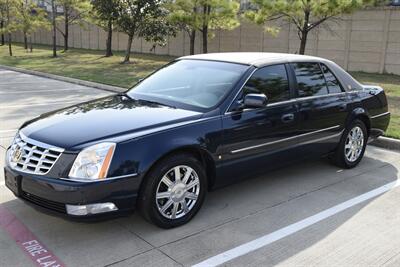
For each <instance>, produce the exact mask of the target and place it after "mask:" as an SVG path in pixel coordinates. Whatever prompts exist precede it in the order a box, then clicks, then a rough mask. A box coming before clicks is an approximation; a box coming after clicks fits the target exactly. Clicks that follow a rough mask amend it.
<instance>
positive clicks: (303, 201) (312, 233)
mask: <svg viewBox="0 0 400 267" xmlns="http://www.w3.org/2000/svg"><path fill="white" fill-rule="evenodd" d="M30 81H32V83H31V82H30ZM19 88H21V90H20V89H19ZM69 88H71V90H62V91H59V92H56V91H54V90H57V89H69ZM30 91H32V92H30ZM107 94H109V93H108V92H104V91H100V90H96V89H92V88H87V87H80V86H76V85H71V84H67V83H62V82H56V81H52V80H48V79H44V78H38V77H33V76H29V75H25V74H19V73H15V72H9V71H1V70H0V127H1V129H0V138H1V144H0V145H1V147H0V167H1V166H2V164H4V153H5V147H7V146H8V144H9V143H10V142H11V139H12V136H13V135H14V134H15V129H17V128H18V127H19V124H20V123H22V122H23V121H25V120H26V119H29V118H32V117H35V116H37V115H39V114H40V113H43V112H46V111H49V110H52V109H55V108H60V107H62V106H65V105H69V104H70V103H73V102H81V101H84V100H87V99H91V98H96V97H100V96H104V95H107ZM39 104H43V105H39ZM399 169H400V154H399V153H396V152H392V151H388V150H384V149H380V148H375V147H369V148H368V149H367V153H366V156H365V158H364V159H363V161H362V162H361V164H360V165H359V166H358V167H357V168H354V169H351V170H342V169H339V168H337V167H335V166H332V165H331V164H330V163H329V162H328V161H327V160H313V161H306V162H302V163H299V164H296V165H293V166H290V167H287V168H285V169H282V170H277V171H274V172H270V173H267V174H265V175H264V176H262V177H255V178H254V179H250V180H246V181H244V182H241V183H239V184H235V185H232V186H229V187H226V188H223V189H220V190H217V191H214V192H211V193H209V194H208V195H207V198H206V201H205V203H204V205H203V208H202V209H201V211H200V212H199V214H198V215H197V216H196V217H195V218H194V220H192V221H191V222H190V223H189V224H187V225H184V226H182V227H179V228H176V229H171V230H163V229H159V228H157V227H155V226H153V225H151V224H148V223H147V222H145V221H144V220H143V219H142V218H141V217H140V216H138V215H137V214H133V215H132V216H129V217H123V218H117V219H113V220H108V221H103V222H98V223H78V222H72V221H68V220H65V219H62V218H59V217H55V216H50V215H48V214H43V213H41V212H39V211H37V210H36V209H33V208H32V207H30V206H28V205H26V204H25V203H23V202H22V201H21V200H18V199H16V198H15V197H14V196H13V195H12V193H11V192H10V191H9V190H7V189H6V188H5V186H4V185H2V184H1V182H2V181H4V178H3V177H2V176H1V177H0V205H1V206H3V207H5V208H7V209H8V210H9V211H10V212H12V213H13V214H14V215H15V216H16V218H17V219H18V220H19V221H20V222H22V223H23V224H24V225H25V226H26V227H27V228H28V229H29V230H30V231H31V232H32V233H33V234H35V235H36V236H37V237H38V239H40V241H41V242H42V243H43V244H45V245H46V247H47V248H49V249H50V250H51V251H52V252H53V253H54V254H55V255H56V256H57V257H58V258H59V259H60V260H62V261H63V262H64V263H65V265H66V266H109V265H112V266H143V265H146V266H190V265H193V264H197V263H200V262H203V261H206V260H207V259H209V258H210V257H213V256H215V255H218V254H221V253H224V252H225V251H228V250H230V249H232V248H235V247H238V246H240V245H242V244H246V243H248V242H251V241H253V240H255V239H257V238H259V237H262V236H264V235H268V234H270V233H275V232H277V231H279V230H280V229H282V228H284V227H286V226H288V225H291V224H294V223H296V222H299V221H301V220H304V219H306V218H309V217H310V216H313V215H315V214H318V213H320V212H322V211H324V210H327V209H329V208H331V207H334V206H335V205H338V204H340V203H343V202H344V201H348V200H351V199H353V198H355V197H357V196H360V195H361V194H364V193H366V192H369V191H371V190H374V189H376V188H379V187H381V186H383V185H385V184H387V183H390V182H394V181H397V180H398V179H399ZM1 175H2V174H1ZM399 201H400V188H399V187H397V188H394V189H391V190H390V191H388V192H386V193H384V194H382V195H379V196H377V197H374V198H372V199H368V200H367V201H364V202H362V203H360V204H358V205H355V206H352V207H350V208H348V209H346V210H344V211H342V212H340V213H337V214H335V215H333V216H331V217H329V218H327V219H325V220H322V221H320V222H318V223H315V224H313V225H311V226H309V227H307V228H305V229H302V230H300V231H297V232H295V233H293V234H291V235H289V236H287V237H284V238H282V239H280V240H278V241H276V242H273V243H271V244H268V245H266V246H263V247H261V248H259V249H257V250H255V251H252V252H250V253H247V254H245V255H242V256H240V257H236V258H234V259H232V260H231V261H228V262H225V263H224V264H225V265H227V266H245V265H246V266H247V265H248V266H260V265H262V266H272V265H281V266H309V265H313V266H353V265H359V266H365V265H379V266H385V265H386V266H399V265H400V228H399V227H398V225H399V224H400V208H399V205H398V203H399ZM29 265H32V266H34V262H33V261H31V260H30V259H29V258H28V257H26V255H25V254H24V253H23V252H22V251H21V249H20V248H19V247H18V246H17V245H16V243H15V240H13V239H12V238H11V236H10V235H9V234H8V233H7V232H6V231H4V229H2V227H0V266H29Z"/></svg>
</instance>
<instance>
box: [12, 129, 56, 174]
mask: <svg viewBox="0 0 400 267" xmlns="http://www.w3.org/2000/svg"><path fill="white" fill-rule="evenodd" d="M62 152H63V149H62V148H58V147H54V146H50V145H47V144H44V143H42V142H38V141H35V140H32V139H30V138H27V137H26V136H24V135H23V133H21V132H19V133H17V135H16V136H15V138H14V141H13V143H12V144H11V147H10V149H9V150H8V162H9V164H10V166H11V167H12V168H13V169H15V170H18V171H21V172H27V173H33V174H39V175H44V174H46V173H48V172H49V171H50V169H51V168H52V167H53V165H54V163H55V162H56V161H57V159H58V158H59V157H60V155H61V153H62Z"/></svg>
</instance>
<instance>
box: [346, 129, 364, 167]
mask: <svg viewBox="0 0 400 267" xmlns="http://www.w3.org/2000/svg"><path fill="white" fill-rule="evenodd" d="M363 147H364V133H363V131H362V129H361V128H360V127H359V126H356V127H354V128H353V129H351V130H350V132H349V134H348V135H347V138H346V143H345V146H344V154H345V156H346V159H347V160H348V161H349V162H355V161H356V160H357V159H358V158H359V157H360V155H361V152H362V150H363Z"/></svg>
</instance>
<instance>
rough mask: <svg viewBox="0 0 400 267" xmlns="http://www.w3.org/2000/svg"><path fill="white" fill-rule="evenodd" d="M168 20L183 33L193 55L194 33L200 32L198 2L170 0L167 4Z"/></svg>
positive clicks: (197, 0)
mask: <svg viewBox="0 0 400 267" xmlns="http://www.w3.org/2000/svg"><path fill="white" fill-rule="evenodd" d="M167 8H168V10H169V20H170V21H171V23H172V24H174V25H176V26H177V27H178V28H179V29H180V30H182V31H184V32H185V33H186V34H187V35H188V36H189V40H190V54H191V55H193V54H194V46H195V41H196V31H198V30H200V26H199V25H200V21H199V10H200V0H171V1H169V3H168V4H167Z"/></svg>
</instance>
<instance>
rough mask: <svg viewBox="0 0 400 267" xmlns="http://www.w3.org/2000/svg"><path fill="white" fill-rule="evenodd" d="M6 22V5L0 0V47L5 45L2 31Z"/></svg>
mask: <svg viewBox="0 0 400 267" xmlns="http://www.w3.org/2000/svg"><path fill="white" fill-rule="evenodd" d="M5 21H6V5H5V1H4V0H0V35H1V36H0V38H1V41H0V42H1V43H0V45H4V44H5V37H4V29H5V23H6V22H5Z"/></svg>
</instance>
